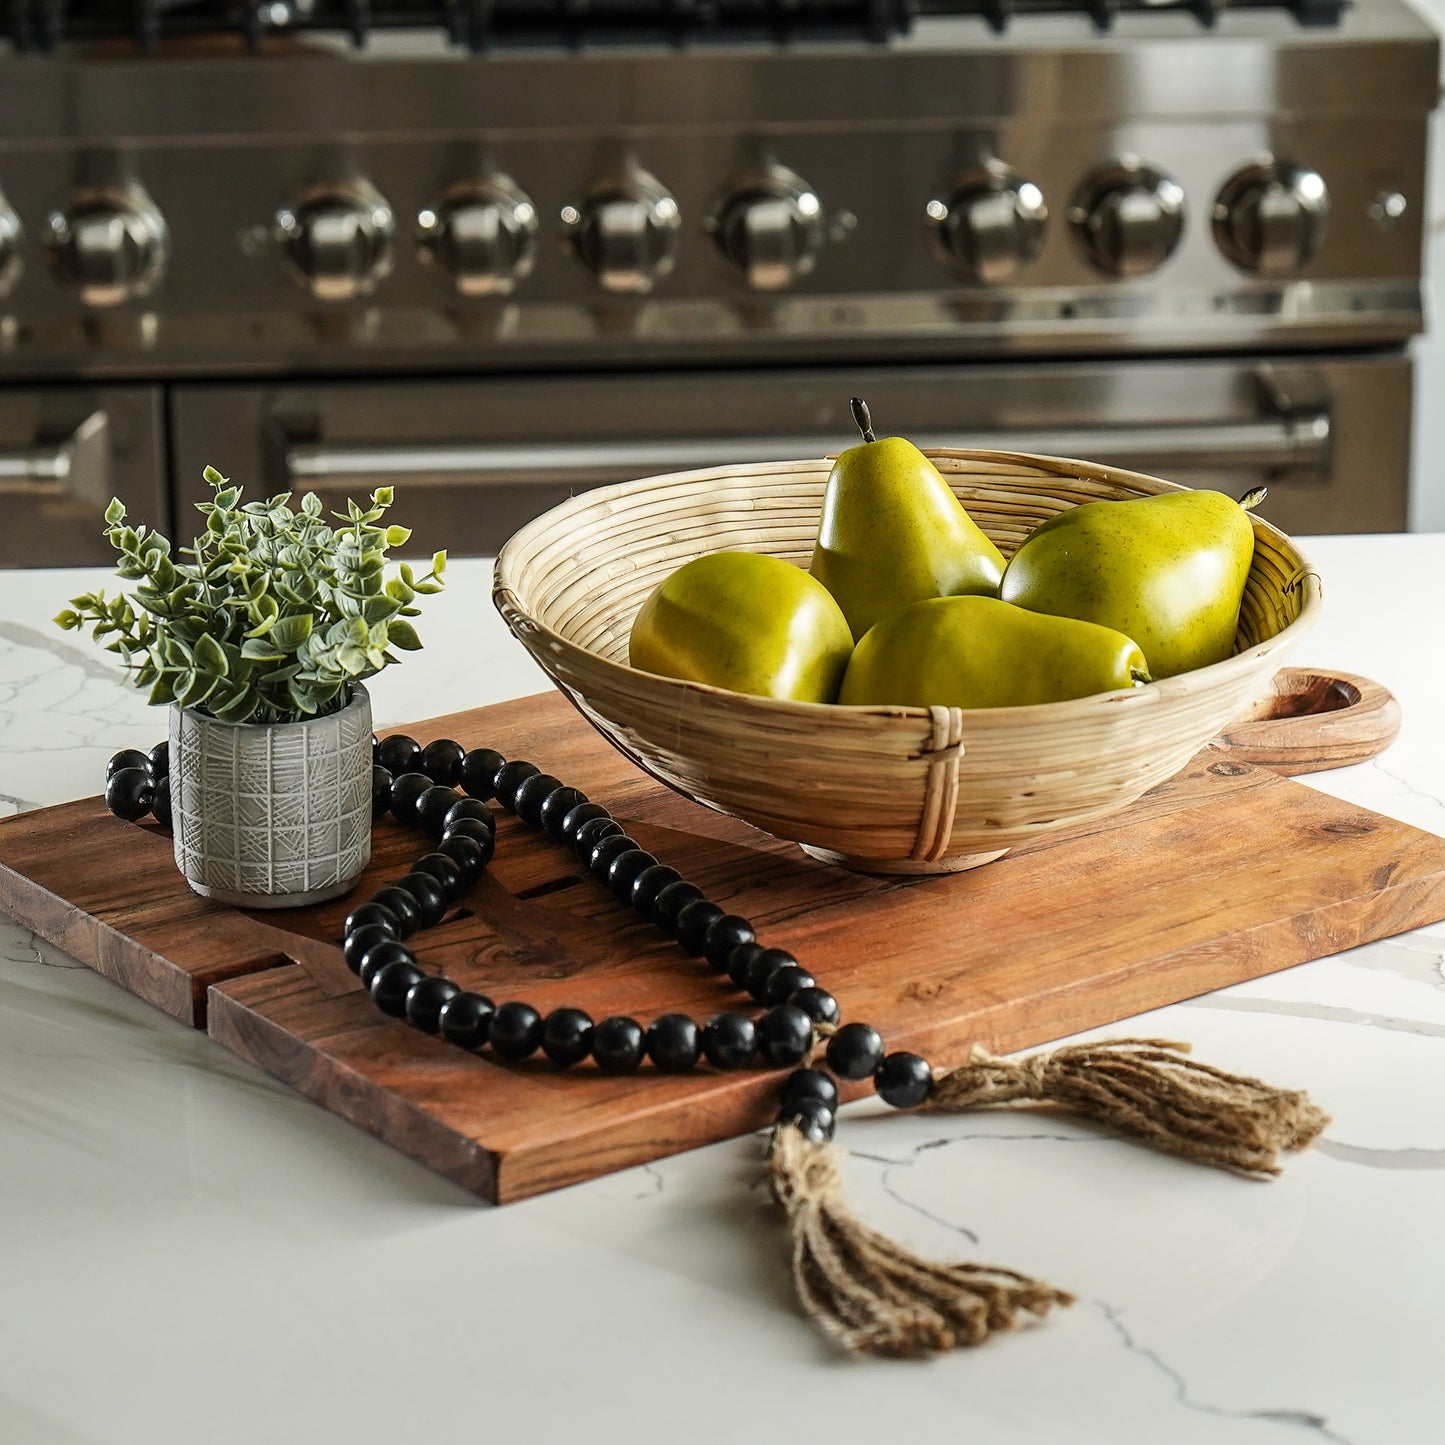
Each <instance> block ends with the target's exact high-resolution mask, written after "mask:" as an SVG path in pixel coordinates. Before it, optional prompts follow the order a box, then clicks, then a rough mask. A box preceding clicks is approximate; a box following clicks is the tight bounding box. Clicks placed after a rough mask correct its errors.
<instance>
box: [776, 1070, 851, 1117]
mask: <svg viewBox="0 0 1445 1445" xmlns="http://www.w3.org/2000/svg"><path fill="white" fill-rule="evenodd" d="M800 1099H816V1100H818V1101H819V1102H820V1103H823V1104H826V1105H827V1106H828V1108H830V1109H836V1108H837V1107H838V1086H837V1084H835V1083H834V1082H833V1080H832V1079H831V1078H830V1077H829V1076H828V1075H827V1074H825V1073H824V1072H823V1071H822V1069H797V1070H795V1071H794V1072H793V1073H791V1074H789V1075H788V1077H787V1078H786V1079H784V1080H783V1103H784V1104H796V1103H797V1102H798V1101H799V1100H800Z"/></svg>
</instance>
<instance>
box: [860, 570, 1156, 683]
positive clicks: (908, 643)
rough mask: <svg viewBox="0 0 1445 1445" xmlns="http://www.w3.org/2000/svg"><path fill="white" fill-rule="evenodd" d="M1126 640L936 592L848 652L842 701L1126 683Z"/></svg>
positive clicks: (1131, 665) (1129, 677)
mask: <svg viewBox="0 0 1445 1445" xmlns="http://www.w3.org/2000/svg"><path fill="white" fill-rule="evenodd" d="M1146 674H1147V667H1146V664H1145V661H1144V654H1143V653H1142V652H1141V651H1140V650H1139V647H1138V644H1137V643H1135V642H1134V641H1133V639H1132V638H1129V637H1125V636H1124V634H1123V633H1122V632H1115V631H1114V630H1113V629H1112V628H1109V627H1099V626H1097V625H1096V624H1095V623H1092V622H1076V621H1074V620H1073V619H1072V618H1067V617H1046V616H1044V615H1043V614H1042V613H1039V612H1027V611H1025V610H1024V609H1023V608H1022V607H1012V606H1010V605H1009V604H1008V603H1007V602H1000V601H999V600H998V599H997V598H995V597H932V598H928V599H926V600H925V601H923V602H913V603H910V604H909V605H908V606H907V607H903V608H900V609H899V610H898V611H897V612H892V613H889V615H888V616H887V617H885V618H884V619H883V620H882V621H881V622H880V623H878V624H877V625H876V626H874V627H872V628H870V629H869V631H868V632H867V633H866V634H865V635H864V637H863V638H862V639H861V640H860V641H859V643H858V645H857V646H856V647H855V648H854V649H853V656H852V659H851V660H850V661H849V663H848V671H847V672H846V673H844V675H843V687H842V691H841V692H839V694H838V701H839V702H840V703H874V704H881V705H887V706H893V707H1021V706H1024V705H1026V704H1029V703H1036V702H1064V701H1067V700H1068V699H1069V698H1074V697H1089V696H1090V695H1092V694H1093V693H1096V692H1112V691H1114V689H1115V688H1120V687H1132V686H1134V684H1135V682H1136V681H1138V680H1139V679H1141V678H1143V677H1144V676H1145V675H1146Z"/></svg>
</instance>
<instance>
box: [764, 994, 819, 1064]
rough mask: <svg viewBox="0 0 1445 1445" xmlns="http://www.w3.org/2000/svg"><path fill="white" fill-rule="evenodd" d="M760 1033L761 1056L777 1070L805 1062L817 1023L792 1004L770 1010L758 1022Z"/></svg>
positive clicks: (780, 1005)
mask: <svg viewBox="0 0 1445 1445" xmlns="http://www.w3.org/2000/svg"><path fill="white" fill-rule="evenodd" d="M757 1030H758V1053H760V1054H761V1055H762V1056H763V1062H764V1063H765V1064H771V1065H772V1066H773V1067H774V1068H781V1067H783V1066H784V1065H787V1064H797V1063H801V1062H802V1060H803V1059H804V1058H805V1057H806V1056H807V1053H808V1049H809V1047H810V1046H811V1045H812V1042H813V1020H812V1019H810V1018H809V1017H808V1015H807V1014H805V1013H804V1012H803V1010H802V1009H800V1008H794V1007H793V1005H792V1004H790V1003H780V1004H778V1005H777V1007H776V1008H770V1009H769V1010H768V1011H767V1013H765V1014H764V1015H763V1016H762V1018H760V1019H759V1020H758V1023H757Z"/></svg>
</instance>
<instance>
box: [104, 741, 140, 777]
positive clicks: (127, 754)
mask: <svg viewBox="0 0 1445 1445" xmlns="http://www.w3.org/2000/svg"><path fill="white" fill-rule="evenodd" d="M122 768H143V769H144V770H145V772H146V774H147V776H149V774H150V770H151V755H150V754H149V753H143V752H141V750H140V749H139V748H122V749H121V750H120V751H119V752H118V753H113V754H112V755H111V759H110V761H109V762H108V763H107V764H106V765H105V780H106V782H107V783H108V782H110V780H111V779H112V778H113V777H115V775H116V774H117V773H118V772H120V770H121V769H122Z"/></svg>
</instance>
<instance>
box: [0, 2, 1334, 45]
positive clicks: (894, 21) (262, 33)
mask: <svg viewBox="0 0 1445 1445" xmlns="http://www.w3.org/2000/svg"><path fill="white" fill-rule="evenodd" d="M1349 3H1350V0H1165V3H1155V0H434V3H427V0H397V3H373V0H0V40H4V39H8V40H9V41H10V42H11V44H12V45H13V46H14V47H15V48H16V49H17V50H38V51H50V50H53V49H55V48H56V47H57V46H58V45H60V44H62V43H63V42H67V41H78V42H83V41H92V40H100V39H116V38H121V39H125V38H129V39H130V40H132V41H134V42H135V43H136V44H137V45H138V46H140V47H141V48H142V49H144V50H153V49H155V48H156V47H157V46H158V45H159V44H160V43H161V42H162V41H163V40H166V39H170V38H179V37H191V36H199V35H215V34H231V35H239V36H241V37H243V38H244V40H245V41H246V43H247V44H248V45H249V46H250V47H251V48H252V49H258V48H259V47H260V46H261V44H262V41H263V40H264V39H265V37H266V36H267V35H268V34H273V33H274V34H284V33H288V32H298V31H318V30H324V31H331V32H333V33H341V34H345V35H349V36H350V38H351V40H352V41H353V43H354V44H356V45H357V46H362V45H365V44H366V41H367V39H368V37H369V36H370V35H372V34H373V33H374V32H376V31H383V30H403V29H405V30H426V29H431V30H437V29H440V30H442V31H444V32H445V34H446V35H447V36H448V37H449V38H450V40H451V41H452V43H453V44H456V45H459V46H464V47H466V48H468V49H470V50H473V51H476V52H481V51H485V50H488V49H491V48H493V47H505V46H513V47H515V46H537V45H542V46H554V47H555V46H557V45H566V46H573V47H578V46H583V45H605V44H638V43H649V44H657V43H666V44H671V45H690V44H706V43H708V42H710V41H711V42H726V43H739V42H746V41H759V42H765V43H774V44H779V43H781V44H786V43H788V42H789V41H796V40H831V39H851V40H858V39H864V40H868V41H873V42H880V43H881V42H883V41H886V40H888V39H890V38H891V37H893V36H895V35H901V34H905V33H907V31H908V30H909V29H911V27H912V24H913V21H914V19H915V17H916V16H918V15H919V14H923V15H965V16H977V17H979V18H981V19H982V20H984V21H985V22H986V23H987V24H988V25H989V26H990V27H991V28H992V29H993V30H995V31H1003V30H1004V29H1006V28H1007V26H1008V25H1009V23H1010V21H1012V20H1013V19H1014V18H1015V17H1017V16H1024V15H1039V14H1060V13H1072V14H1083V15H1087V16H1089V17H1090V18H1091V19H1092V20H1093V22H1094V24H1095V25H1096V26H1097V27H1098V28H1099V29H1100V30H1107V29H1109V28H1110V26H1112V25H1113V23H1114V20H1115V19H1116V17H1117V16H1119V15H1120V14H1122V13H1125V12H1128V11H1183V12H1186V13H1187V14H1190V15H1193V16H1194V17H1195V18H1196V19H1197V20H1198V22H1199V24H1200V25H1201V26H1204V27H1206V28H1208V27H1212V26H1213V25H1214V24H1215V23H1216V21H1217V20H1218V18H1219V17H1220V15H1221V14H1223V13H1225V12H1227V11H1228V10H1231V9H1233V10H1256V9H1284V10H1288V11H1289V12H1290V13H1292V14H1293V15H1294V17H1295V19H1296V20H1297V21H1298V22H1299V23H1300V24H1301V25H1305V26H1329V25H1335V24H1337V23H1338V22H1339V19H1340V15H1341V13H1342V12H1343V11H1344V9H1345V8H1346V7H1347V6H1348V5H1349Z"/></svg>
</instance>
